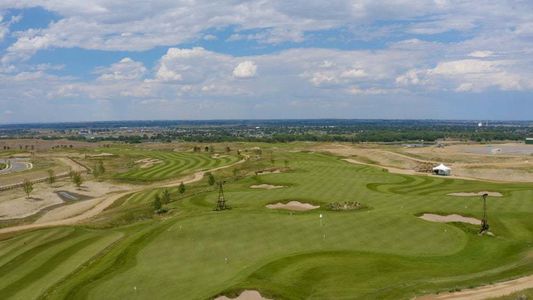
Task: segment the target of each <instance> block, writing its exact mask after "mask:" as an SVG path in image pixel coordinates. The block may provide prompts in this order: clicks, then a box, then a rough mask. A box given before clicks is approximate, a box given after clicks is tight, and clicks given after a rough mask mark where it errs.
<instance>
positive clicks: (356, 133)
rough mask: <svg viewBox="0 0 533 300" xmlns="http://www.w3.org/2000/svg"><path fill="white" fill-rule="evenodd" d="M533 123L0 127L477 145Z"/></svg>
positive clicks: (62, 134) (172, 137)
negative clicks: (446, 141) (472, 143)
mask: <svg viewBox="0 0 533 300" xmlns="http://www.w3.org/2000/svg"><path fill="white" fill-rule="evenodd" d="M531 137H533V121H479V120H470V121H469V120H464V121H463V120H462V121H454V120H448V121H447V120H348V119H346V120H343V119H315V120H312V119H310V120H206V121H108V122H80V123H48V124H11V125H0V139H42V140H60V139H61V140H70V141H82V142H103V141H113V142H125V143H141V142H172V141H187V142H224V141H246V142H291V141H324V142H332V141H339V142H353V143H361V142H382V143H397V142H412V143H413V144H411V146H416V145H417V144H419V143H421V144H424V143H435V142H436V141H439V140H449V139H452V140H461V141H474V142H491V141H505V140H510V141H528V138H529V141H530V139H531Z"/></svg>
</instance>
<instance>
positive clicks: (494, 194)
mask: <svg viewBox="0 0 533 300" xmlns="http://www.w3.org/2000/svg"><path fill="white" fill-rule="evenodd" d="M484 194H487V195H489V196H491V197H502V196H503V195H502V194H501V193H498V192H486V191H482V192H460V193H450V194H448V196H456V197H474V196H483V195H484Z"/></svg>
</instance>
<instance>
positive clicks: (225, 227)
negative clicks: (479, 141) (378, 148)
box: [0, 152, 533, 299]
mask: <svg viewBox="0 0 533 300" xmlns="http://www.w3.org/2000/svg"><path fill="white" fill-rule="evenodd" d="M283 155H284V157H286V158H288V159H290V168H291V171H290V172H286V173H280V174H269V175H262V176H248V177H245V178H241V179H238V180H228V182H227V184H226V186H225V191H226V199H227V200H228V201H229V204H230V205H231V206H232V208H233V209H232V210H230V211H224V212H215V211H213V208H214V206H215V202H216V196H217V193H216V191H213V190H212V189H211V188H209V187H207V186H206V182H205V181H202V182H200V183H198V184H197V185H193V186H189V187H188V189H187V192H186V194H185V196H179V195H178V194H177V193H176V190H175V189H171V193H172V196H173V199H174V201H173V202H171V203H170V204H169V205H168V207H169V208H170V209H171V211H173V212H174V213H170V214H168V216H164V217H163V218H162V219H159V218H154V219H153V220H149V221H143V222H140V223H139V222H138V223H134V224H133V225H128V226H122V227H115V228H109V229H102V230H88V229H80V228H77V229H72V228H56V229H48V230H43V231H39V232H30V233H26V234H21V235H19V236H16V237H14V238H11V239H9V240H5V241H1V242H0V268H4V269H5V271H6V272H5V273H0V279H1V281H0V295H1V294H2V293H7V295H10V296H13V297H15V298H16V297H21V299H22V298H25V299H28V298H33V297H35V296H36V295H41V296H43V298H50V299H63V298H65V297H66V298H75V299H84V298H89V299H132V298H135V297H136V298H139V299H145V298H154V299H176V298H179V299H210V298H211V297H213V296H215V295H218V294H223V293H228V294H234V293H237V292H238V291H241V290H243V289H257V290H259V291H261V293H263V294H264V295H266V296H270V297H274V298H275V299H354V298H357V299H409V298H412V297H413V296H414V295H417V294H423V293H430V292H437V291H440V292H447V291H449V290H452V289H465V288H468V287H472V286H476V285H480V284H486V283H490V282H493V281H497V280H501V279H505V278H511V277H515V276H520V275H525V274H530V273H531V270H532V269H533V256H532V255H531V254H530V251H531V247H532V246H533V245H532V244H531V241H532V240H533V220H532V219H531V214H532V213H533V186H532V185H531V184H495V183H484V182H475V181H461V180H452V179H449V178H436V177H425V176H421V177H413V176H407V175H397V174H390V173H387V172H383V171H382V170H381V169H380V168H373V167H368V166H359V165H354V164H349V163H346V162H343V161H341V160H339V159H337V158H335V157H331V156H327V155H322V154H316V153H311V152H309V153H284V154H283ZM278 160H280V159H278ZM256 163H257V164H256V165H254V162H250V163H247V164H246V165H241V166H239V168H241V169H242V171H243V173H246V172H248V171H249V173H250V174H253V172H252V171H253V170H254V168H258V167H260V166H263V165H264V164H265V162H264V161H257V162H256ZM278 163H279V164H281V162H278ZM161 172H164V171H161ZM224 172H226V173H225V175H227V176H231V175H228V173H229V174H231V171H230V170H225V171H224ZM154 174H155V173H154ZM136 176H138V175H136ZM260 183H268V184H273V185H284V186H287V188H284V189H278V190H260V189H257V190H253V189H249V186H250V185H252V184H260ZM479 190H491V191H498V192H501V193H503V194H504V196H503V197H498V198H490V197H489V200H488V203H489V223H490V225H491V231H492V232H494V234H495V237H488V236H478V235H477V234H476V230H475V228H474V227H469V226H461V225H457V224H443V223H432V222H426V221H424V220H420V219H419V218H417V217H416V215H417V214H419V213H422V212H428V211H433V212H435V211H438V212H441V213H446V214H451V213H457V214H462V215H471V216H479V215H480V213H481V204H482V203H481V200H480V199H478V198H475V197H472V198H467V197H465V198H461V197H452V196H447V195H446V194H448V193H451V192H459V191H479ZM156 192H160V190H159V191H145V192H142V193H138V194H135V195H132V196H131V197H128V198H126V199H122V200H121V201H120V203H119V204H117V205H116V206H114V207H113V208H111V209H110V210H108V211H106V212H105V213H104V215H105V216H106V217H107V218H112V217H113V216H114V215H119V214H120V212H121V211H128V210H129V209H131V210H132V211H134V210H135V207H145V206H146V205H149V204H150V202H151V201H152V199H153V195H154V194H155V193H156ZM283 199H300V201H303V202H309V203H315V204H320V205H322V206H323V207H321V208H320V209H317V210H313V211H308V212H299V213H291V212H288V211H276V210H269V209H266V208H265V207H264V206H265V205H266V204H268V203H272V202H277V201H282V200H283ZM335 201H359V202H362V203H365V204H366V205H368V206H370V207H372V208H373V209H371V210H364V211H360V212H353V213H351V212H346V213H341V214H340V213H335V212H330V211H327V210H326V209H325V208H324V206H325V204H327V203H330V202H335ZM106 214H107V215H106ZM320 214H322V215H323V218H322V220H321V219H320V218H319V215H320ZM119 234H123V237H122V238H121V239H120V240H119V239H118V235H119ZM121 236H122V235H121ZM112 237H114V239H112ZM108 239H109V240H108ZM111 240H112V241H113V242H110V241H111ZM106 241H107V242H106ZM88 245H99V246H98V247H97V248H98V249H100V251H98V250H95V251H92V250H91V251H89V250H88V249H87V247H88ZM95 247H96V246H95ZM81 251H89V252H90V253H91V254H92V255H86V254H83V253H82V252H81ZM95 253H98V255H96V254H95ZM20 255H23V256H21V257H20V258H18V260H16V259H17V257H18V256H20ZM95 255H96V256H95ZM27 257H32V258H34V259H33V260H32V262H31V263H30V262H29V261H26V258H27ZM48 261H52V262H53V263H47V262H48ZM10 262H11V263H10ZM4 266H5V267H4ZM13 266H14V267H15V269H14V270H13V271H11V267H13ZM8 270H9V271H8ZM69 272H70V273H69ZM65 274H70V275H69V276H67V277H65ZM58 278H62V279H61V280H59V279H58ZM35 286H40V288H39V289H37V288H30V287H35ZM45 290H46V291H47V292H46V293H43V292H42V291H45ZM30 291H31V292H32V294H28V293H29V292H30ZM39 293H41V294H39Z"/></svg>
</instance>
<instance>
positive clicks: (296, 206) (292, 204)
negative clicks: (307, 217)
mask: <svg viewBox="0 0 533 300" xmlns="http://www.w3.org/2000/svg"><path fill="white" fill-rule="evenodd" d="M266 207H267V208H270V209H287V210H295V211H306V210H312V209H317V208H319V207H320V206H315V205H312V204H309V203H302V202H299V201H289V203H286V204H283V203H281V202H278V203H276V204H269V205H267V206H266Z"/></svg>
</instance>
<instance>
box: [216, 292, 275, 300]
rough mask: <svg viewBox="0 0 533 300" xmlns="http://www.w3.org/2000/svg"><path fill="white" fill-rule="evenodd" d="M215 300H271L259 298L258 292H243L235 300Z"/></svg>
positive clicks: (231, 299) (220, 299) (220, 298)
mask: <svg viewBox="0 0 533 300" xmlns="http://www.w3.org/2000/svg"><path fill="white" fill-rule="evenodd" d="M215 300H272V299H268V298H265V297H263V296H261V294H260V293H259V292H258V291H244V292H242V293H241V294H240V295H239V296H237V297H236V298H228V297H226V296H218V297H216V298H215Z"/></svg>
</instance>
